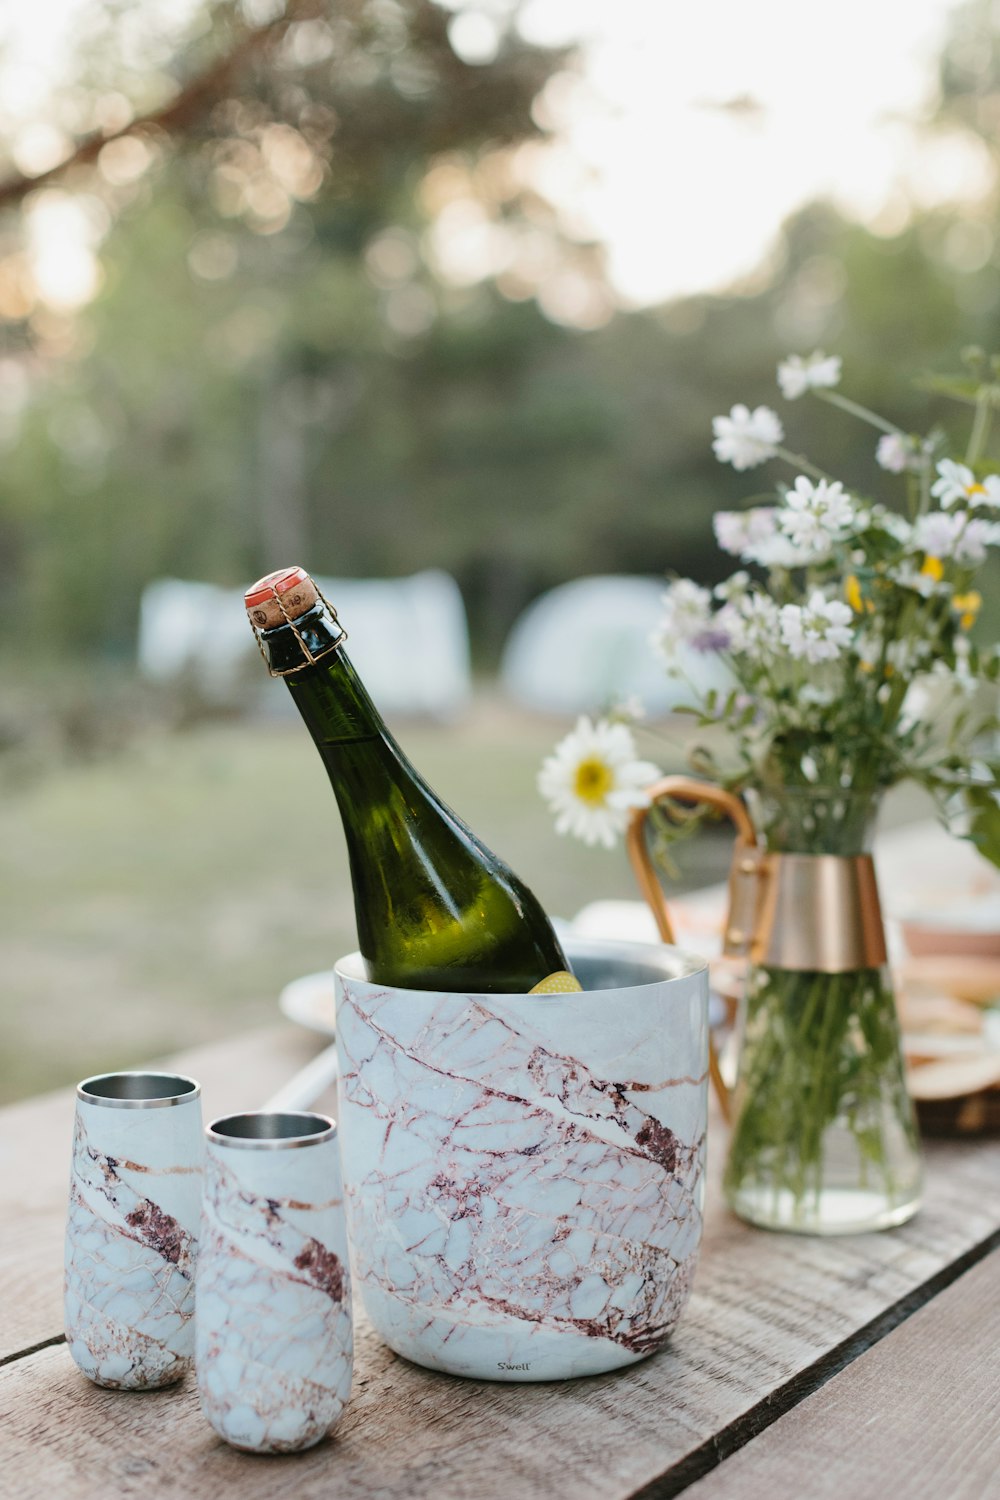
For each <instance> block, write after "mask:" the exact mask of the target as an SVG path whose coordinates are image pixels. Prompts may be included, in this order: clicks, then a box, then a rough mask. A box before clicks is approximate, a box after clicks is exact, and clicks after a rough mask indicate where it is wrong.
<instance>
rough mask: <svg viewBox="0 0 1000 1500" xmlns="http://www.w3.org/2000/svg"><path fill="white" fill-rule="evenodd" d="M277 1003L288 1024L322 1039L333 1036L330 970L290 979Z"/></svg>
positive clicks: (334, 1010)
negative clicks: (299, 1027)
mask: <svg viewBox="0 0 1000 1500" xmlns="http://www.w3.org/2000/svg"><path fill="white" fill-rule="evenodd" d="M278 1004H279V1005H280V1006H281V1009H282V1011H283V1012H284V1014H285V1015H286V1016H287V1017H288V1019H289V1020H290V1021H295V1022H297V1023H298V1025H299V1026H305V1027H307V1028H308V1029H309V1030H310V1031H319V1032H322V1034H323V1035H324V1036H333V1034H334V1016H335V1014H336V1005H337V1002H336V993H335V991H334V987H333V970H332V969H323V970H322V971H321V972H320V973H319V974H303V976H302V978H301V979H293V980H292V981H291V983H290V984H286V985H285V988H284V989H283V990H282V992H281V994H280V995H279V996H278Z"/></svg>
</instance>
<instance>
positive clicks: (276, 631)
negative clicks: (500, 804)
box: [246, 568, 579, 994]
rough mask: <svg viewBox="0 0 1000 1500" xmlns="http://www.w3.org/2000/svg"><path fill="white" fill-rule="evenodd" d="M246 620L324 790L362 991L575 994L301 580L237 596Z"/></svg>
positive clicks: (549, 935)
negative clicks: (311, 751)
mask: <svg viewBox="0 0 1000 1500" xmlns="http://www.w3.org/2000/svg"><path fill="white" fill-rule="evenodd" d="M246 606H247V613H248V615H249V617H250V623H251V625H252V626H253V627H254V632H255V634H256V635H257V639H258V642H259V644H260V647H261V651H262V653H263V655H264V659H265V661H266V662H267V665H268V668H269V670H270V671H271V673H272V675H274V676H281V677H284V679H285V682H286V684H287V686H288V690H289V692H290V693H291V695H292V698H293V699H294V700H295V705H296V707H297V708H298V710H299V712H300V714H301V715H302V717H303V719H304V720H305V723H306V727H307V728H308V730H309V733H310V734H311V735H312V737H313V740H314V741H315V744H316V748H317V750H318V751H319V753H320V756H321V758H322V760H323V764H324V765H325V766H326V769H327V773H328V775H329V777H330V781H331V783H332V784H333V790H334V792H335V794H336V798H337V803H338V805H339V808H340V815H341V819H342V821H343V825H344V833H345V836H346V839H347V851H348V856H349V858H350V865H351V879H352V882H353V886H354V907H355V914H356V917H357V924H358V940H359V947H360V949H361V954H362V957H363V958H364V961H365V964H366V967H367V971H368V977H369V979H371V980H373V981H375V982H376V983H379V984H389V985H394V986H397V987H400V988H404V989H437V990H458V991H468V992H470V993H496V992H512V993H520V994H524V993H527V992H528V991H530V990H532V989H535V988H536V987H538V986H539V985H540V984H541V983H543V982H544V984H545V988H546V989H547V990H550V989H551V990H555V989H562V988H571V989H577V988H579V986H578V985H577V984H576V982H575V981H574V980H573V978H572V975H570V974H569V973H568V968H569V966H568V964H567V962H566V957H565V955H564V953H563V951H562V948H561V947H560V945H559V941H558V939H557V938H556V935H555V933H554V932H553V930H552V926H551V924H550V922H549V920H548V918H547V917H546V915H545V913H544V911H543V910H542V907H541V905H540V904H539V902H538V901H537V900H536V898H535V897H534V896H533V895H532V894H531V892H530V891H529V890H527V888H526V887H525V886H524V885H523V884H522V883H521V881H520V880H519V879H518V878H517V876H516V875H515V874H514V873H513V871H512V870H510V869H508V867H507V866H506V865H505V864H504V863H503V861H502V860H500V859H498V858H497V856H496V855H495V854H493V853H491V851H490V850H489V849H487V848H486V846H485V845H484V844H483V843H481V842H480V840H479V839H477V838H476V836H475V834H473V833H472V832H471V831H470V829H468V828H467V827H466V825H465V824H464V823H463V822H462V821H461V820H460V819H459V818H458V817H456V816H455V814H454V813H453V812H452V811H451V809H450V808H449V807H446V806H445V804H444V803H443V802H442V801H441V799H440V798H439V797H438V796H437V795H436V794H435V793H434V792H433V791H432V790H431V788H430V787H429V786H428V784H427V782H426V781H425V780H424V779H423V777H422V776H421V775H420V774H419V772H417V771H416V770H415V769H414V767H413V766H412V765H411V763H410V761H409V760H408V759H407V757H406V755H405V754H404V753H403V751H402V750H401V749H400V747H399V745H398V744H397V743H396V741H395V739H394V738H393V736H392V735H391V734H390V733H389V731H388V729H387V728H386V726H385V723H384V722H383V720H382V716H381V715H380V714H379V712H378V709H377V708H376V707H375V705H374V703H373V702H372V700H371V698H370V697H369V696H368V693H367V692H366V691H365V688H364V685H363V683H362V682H361V679H360V677H359V676H358V674H357V672H355V670H354V668H353V667H352V665H351V663H350V660H349V659H348V657H347V655H346V653H345V652H344V650H343V642H344V640H345V639H346V633H345V632H344V630H343V629H342V628H341V626H340V624H339V622H338V620H337V616H336V612H335V611H334V610H333V609H331V608H330V606H329V605H328V604H327V603H326V602H325V600H323V599H322V598H321V597H320V595H319V593H318V590H317V589H316V585H315V584H314V583H313V581H312V579H311V578H310V577H309V575H308V574H307V573H306V572H304V571H303V569H301V568H284V569H282V570H280V571H278V572H276V573H269V574H268V575H267V576H266V577H265V578H262V579H260V580H259V582H257V583H255V584H254V585H253V587H252V588H250V589H248V590H247V593H246Z"/></svg>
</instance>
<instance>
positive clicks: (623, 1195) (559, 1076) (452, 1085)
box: [336, 940, 708, 1381]
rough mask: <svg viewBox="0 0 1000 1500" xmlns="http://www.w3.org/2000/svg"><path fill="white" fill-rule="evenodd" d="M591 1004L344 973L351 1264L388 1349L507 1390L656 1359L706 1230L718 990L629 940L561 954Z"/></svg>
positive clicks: (347, 967)
mask: <svg viewBox="0 0 1000 1500" xmlns="http://www.w3.org/2000/svg"><path fill="white" fill-rule="evenodd" d="M567 951H568V954H569V958H570V961H571V963H572V964H573V968H574V970H575V972H576V974H577V976H578V978H579V979H580V982H581V983H582V985H583V992H582V993H578V994H569V995H553V996H544V997H542V996H525V995H466V994H454V993H440V992H436V991H429V990H400V989H392V988H387V987H385V986H381V985H378V984H373V983H370V982H368V981H367V980H366V979H365V978H364V977H363V976H364V969H363V965H362V961H361V958H360V955H357V954H354V955H351V956H350V957H349V958H347V959H344V960H343V961H342V962H341V963H340V964H338V965H337V970H336V980H337V1038H338V1054H339V1061H340V1078H339V1083H338V1090H339V1097H340V1137H341V1160H342V1164H343V1171H344V1188H345V1197H346V1204H347V1215H348V1228H349V1233H350V1240H351V1259H352V1266H353V1270H354V1274H355V1277H356V1280H357V1282H358V1283H359V1284H360V1287H361V1289H362V1294H363V1297H364V1303H365V1307H366V1309H367V1312H368V1315H369V1317H370V1318H371V1321H372V1323H373V1324H374V1325H375V1328H376V1329H377V1330H378V1332H379V1334H380V1335H381V1337H382V1338H383V1339H384V1340H385V1342H386V1343H387V1344H388V1345H389V1346H390V1348H392V1349H394V1350H396V1352H397V1353H399V1354H402V1355H405V1356H406V1357H407V1358H408V1359H412V1360H414V1361H415V1362H416V1363H418V1364H422V1365H426V1366H429V1367H430V1368H432V1369H436V1370H446V1371H448V1372H450V1373H451V1374H455V1375H467V1376H473V1377H476V1378H480V1379H483V1378H485V1379H492V1380H511V1381H525V1380H552V1379H561V1378H568V1377H571V1376H577V1375H591V1374H596V1373H598V1372H600V1371H605V1370H613V1369H616V1368H618V1367H619V1366H622V1365H627V1364H631V1363H634V1362H635V1361H637V1360H640V1359H643V1358H645V1357H646V1356H647V1355H649V1354H652V1353H653V1352H655V1350H657V1349H659V1348H660V1346H661V1345H662V1344H663V1343H664V1341H665V1340H666V1339H667V1337H668V1336H669V1334H670V1332H671V1330H672V1329H673V1327H674V1325H675V1324H676V1322H677V1319H678V1317H679V1316H680V1314H681V1311H682V1309H683V1307H684V1304H685V1303H686V1301H687V1299H688V1296H689V1294H690V1291H691V1284H692V1278H693V1276H694V1270H695V1265H696V1262H697V1258H698V1249H699V1245H700V1241H701V1229H702V1202H703V1196H704V1185H703V1183H704V1161H705V1124H706V1113H707V1081H708V1029H707V1009H708V976H707V970H706V968H705V965H704V964H703V963H702V962H701V961H700V960H698V959H692V958H689V957H688V956H686V955H684V954H681V953H678V952H676V951H675V950H672V949H668V948H662V947H653V946H652V945H649V946H647V945H644V944H634V943H612V942H599V941H596V940H587V941H585V940H577V941H576V942H570V944H569V945H568V948H567Z"/></svg>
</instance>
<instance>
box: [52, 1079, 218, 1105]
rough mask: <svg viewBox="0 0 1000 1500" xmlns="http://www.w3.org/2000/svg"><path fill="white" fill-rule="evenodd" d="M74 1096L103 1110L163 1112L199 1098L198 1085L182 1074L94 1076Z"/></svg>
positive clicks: (84, 1082)
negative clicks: (155, 1110)
mask: <svg viewBox="0 0 1000 1500" xmlns="http://www.w3.org/2000/svg"><path fill="white" fill-rule="evenodd" d="M76 1097H77V1098H78V1099H81V1100H82V1101H83V1102H84V1103H85V1104H98V1105H100V1106H101V1107H102V1108H104V1109H164V1108H167V1107H168V1106H170V1105H173V1104H189V1103H190V1102H191V1101H192V1100H194V1099H198V1098H200V1097H201V1084H200V1083H198V1082H197V1081H196V1080H195V1079H194V1078H186V1077H185V1076H184V1074H183V1073H95V1074H94V1076H93V1077H92V1078H84V1079H83V1081H82V1082H81V1083H78V1084H77V1086H76Z"/></svg>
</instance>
